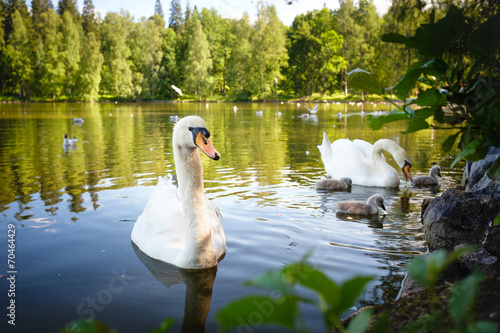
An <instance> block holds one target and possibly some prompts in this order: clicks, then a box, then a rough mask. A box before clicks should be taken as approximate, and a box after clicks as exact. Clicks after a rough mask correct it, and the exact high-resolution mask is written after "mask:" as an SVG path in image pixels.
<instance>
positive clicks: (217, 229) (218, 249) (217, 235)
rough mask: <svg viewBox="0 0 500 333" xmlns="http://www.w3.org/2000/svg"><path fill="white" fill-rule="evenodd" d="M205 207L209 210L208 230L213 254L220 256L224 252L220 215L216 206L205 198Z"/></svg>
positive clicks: (224, 235) (224, 236)
mask: <svg viewBox="0 0 500 333" xmlns="http://www.w3.org/2000/svg"><path fill="white" fill-rule="evenodd" d="M207 207H208V211H209V221H210V231H211V232H212V243H213V245H214V249H215V255H216V257H217V258H220V256H222V255H223V254H224V253H226V248H227V246H226V234H225V233H224V229H223V228H222V224H221V220H222V215H221V213H220V211H219V208H218V207H215V206H214V205H213V204H212V202H210V200H208V198H207Z"/></svg>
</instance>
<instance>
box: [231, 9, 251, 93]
mask: <svg viewBox="0 0 500 333" xmlns="http://www.w3.org/2000/svg"><path fill="white" fill-rule="evenodd" d="M251 33H252V26H251V24H250V18H249V17H248V14H247V13H244V14H243V16H242V17H241V19H239V20H235V21H233V23H232V27H231V34H230V36H232V38H231V39H230V46H231V53H230V56H229V59H228V61H227V83H228V85H229V88H230V91H231V94H232V95H237V96H239V97H240V98H243V99H247V98H248V91H247V83H248V80H249V77H250V59H251V53H250V51H251V50H250V36H251Z"/></svg>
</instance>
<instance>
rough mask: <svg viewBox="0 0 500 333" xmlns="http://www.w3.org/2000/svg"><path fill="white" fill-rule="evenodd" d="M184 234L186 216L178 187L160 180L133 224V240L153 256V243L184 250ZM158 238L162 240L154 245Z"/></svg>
mask: <svg viewBox="0 0 500 333" xmlns="http://www.w3.org/2000/svg"><path fill="white" fill-rule="evenodd" d="M185 233H186V231H185V224H184V214H183V212H182V205H181V202H180V201H179V198H178V196H177V188H176V187H175V186H173V185H172V184H171V182H170V181H169V180H168V179H166V178H161V177H159V179H158V185H157V186H156V188H155V190H154V191H153V193H151V196H150V198H149V200H148V203H147V204H146V207H145V208H144V211H143V212H142V214H141V216H139V218H138V220H137V222H136V223H135V225H134V229H133V231H132V240H133V241H134V243H135V244H136V245H137V246H139V248H140V249H141V250H142V251H144V252H145V253H147V254H148V255H150V256H152V253H151V252H150V251H148V250H147V249H148V248H150V247H151V246H152V245H153V244H158V243H163V244H165V246H166V247H168V248H178V247H179V248H180V247H182V246H183V244H184V239H185ZM155 239H158V240H162V241H161V242H160V241H158V242H155ZM155 251H159V249H156V250H155Z"/></svg>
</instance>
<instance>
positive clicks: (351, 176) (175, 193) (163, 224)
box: [65, 116, 440, 270]
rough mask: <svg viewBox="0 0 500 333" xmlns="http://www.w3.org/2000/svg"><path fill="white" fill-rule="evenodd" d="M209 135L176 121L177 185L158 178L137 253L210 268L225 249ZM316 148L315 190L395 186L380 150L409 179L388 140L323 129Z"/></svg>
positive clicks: (370, 209) (189, 121)
mask: <svg viewBox="0 0 500 333" xmlns="http://www.w3.org/2000/svg"><path fill="white" fill-rule="evenodd" d="M209 138H210V132H209V131H208V129H207V128H206V125H205V122H204V120H203V119H202V118H200V117H198V116H188V117H184V118H181V119H180V120H178V121H177V123H176V125H175V126H174V130H173V137H172V146H173V152H174V161H175V171H176V174H177V184H178V187H176V186H174V185H173V183H172V181H171V179H169V178H167V177H159V178H158V184H157V186H156V188H155V189H154V191H153V192H152V194H151V196H150V198H149V200H148V202H147V204H146V206H145V208H144V211H143V212H142V214H141V215H140V216H139V218H138V219H137V221H136V222H135V224H134V227H133V230H132V234H131V239H132V242H133V243H134V244H135V245H136V246H137V247H138V248H139V249H140V250H141V251H142V252H144V253H145V254H147V255H148V256H150V257H151V258H154V259H158V260H161V261H163V262H166V263H168V264H171V265H174V266H177V267H179V268H182V269H190V270H200V269H207V268H211V267H214V266H216V265H217V264H218V262H219V261H220V260H221V259H222V258H223V256H224V254H225V252H226V236H225V233H224V229H223V227H222V224H221V214H220V213H219V211H218V209H217V208H215V207H214V206H213V205H212V203H211V202H210V201H209V200H208V199H207V197H206V195H205V190H204V185H203V169H202V164H201V158H200V150H201V151H202V152H203V153H204V154H205V155H207V156H208V157H209V158H211V159H213V160H218V159H219V158H220V154H219V153H218V152H217V150H216V149H215V148H214V147H213V146H212V144H211V142H210V140H209ZM65 140H67V135H65ZM65 142H66V141H65ZM318 148H319V150H320V152H321V159H322V161H323V164H324V166H325V170H326V173H327V175H328V176H329V177H331V178H329V179H323V180H320V181H318V182H317V183H316V187H317V188H318V189H328V190H348V189H349V188H350V187H351V186H352V185H353V184H355V185H363V186H377V187H389V188H390V187H398V186H399V184H400V178H399V173H398V171H396V169H394V168H393V167H392V166H390V165H389V164H388V163H387V162H386V160H385V157H384V155H383V152H384V151H386V152H388V153H389V154H391V155H392V156H393V158H394V160H395V162H396V163H397V164H398V165H399V167H400V168H401V171H402V174H403V175H404V177H405V179H409V180H410V181H413V177H412V175H411V173H410V169H411V162H410V158H409V156H408V154H407V153H406V151H405V150H404V149H403V148H401V147H400V146H399V145H398V144H397V143H396V142H394V141H392V140H389V139H381V140H378V141H377V142H375V143H374V144H373V145H372V144H370V143H368V142H366V141H363V140H353V141H351V140H348V139H340V140H336V141H334V142H333V143H330V140H329V139H328V136H327V135H326V133H324V135H323V142H322V144H321V145H319V146H318ZM439 171H440V169H439V167H437V166H436V167H433V168H432V169H431V172H430V176H421V177H416V178H415V181H416V183H418V184H422V185H424V184H427V183H428V182H429V180H428V178H431V179H432V180H434V178H436V174H440V173H439ZM337 179H339V180H337ZM379 208H382V209H383V210H385V206H384V198H383V196H382V195H380V194H375V195H373V196H371V197H370V198H368V200H367V201H366V202H363V201H342V202H338V203H337V212H338V213H344V214H356V215H373V214H378V212H379Z"/></svg>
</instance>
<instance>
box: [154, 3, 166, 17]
mask: <svg viewBox="0 0 500 333" xmlns="http://www.w3.org/2000/svg"><path fill="white" fill-rule="evenodd" d="M155 15H158V16H160V17H161V18H162V19H163V18H164V15H163V8H162V7H161V1H160V0H156V3H155Z"/></svg>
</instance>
